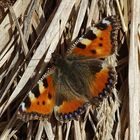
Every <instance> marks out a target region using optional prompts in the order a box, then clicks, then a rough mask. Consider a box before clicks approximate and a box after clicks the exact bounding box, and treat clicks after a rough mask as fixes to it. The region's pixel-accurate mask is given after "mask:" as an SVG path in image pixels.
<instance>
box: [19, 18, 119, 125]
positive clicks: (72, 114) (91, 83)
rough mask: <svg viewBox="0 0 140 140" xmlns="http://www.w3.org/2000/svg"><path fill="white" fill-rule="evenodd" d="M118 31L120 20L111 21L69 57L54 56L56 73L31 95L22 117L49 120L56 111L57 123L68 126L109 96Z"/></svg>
mask: <svg viewBox="0 0 140 140" xmlns="http://www.w3.org/2000/svg"><path fill="white" fill-rule="evenodd" d="M118 30H119V20H118V19H117V18H116V17H114V16H111V17H107V18H105V19H103V20H102V21H101V22H99V23H98V24H96V25H95V26H94V27H93V28H91V29H90V30H88V31H87V32H86V33H85V34H84V35H83V36H82V37H80V38H79V39H77V40H76V41H75V42H74V43H73V44H72V45H71V46H70V48H69V50H68V51H67V53H66V55H65V56H61V55H56V56H53V65H54V69H53V70H51V72H48V73H47V75H45V76H44V77H43V79H42V80H40V81H39V82H38V83H37V85H36V86H35V87H34V88H33V89H32V90H31V91H30V92H29V93H28V95H27V97H26V98H25V99H24V100H23V102H22V103H21V105H20V107H19V111H18V117H19V118H20V119H22V120H25V121H28V120H35V119H46V118H49V117H50V116H51V115H52V112H53V111H54V114H55V117H56V119H57V120H59V121H62V122H63V121H64V122H66V121H69V120H73V119H77V118H79V116H80V115H81V114H83V113H84V112H85V111H86V109H87V107H88V106H89V105H90V104H94V105H96V104H97V103H98V102H100V101H101V100H102V98H103V97H106V96H108V95H109V94H110V93H111V92H112V89H113V88H114V85H115V83H116V72H115V68H114V66H111V65H109V64H106V62H105V61H104V59H105V58H107V57H108V56H109V55H111V54H112V53H114V52H115V49H116V47H117V33H118ZM112 35H113V36H112Z"/></svg>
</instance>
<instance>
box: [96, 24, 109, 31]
mask: <svg viewBox="0 0 140 140" xmlns="http://www.w3.org/2000/svg"><path fill="white" fill-rule="evenodd" d="M95 27H97V28H98V29H100V30H105V29H106V28H107V27H108V25H107V24H106V23H102V22H100V23H98V24H97V25H95Z"/></svg>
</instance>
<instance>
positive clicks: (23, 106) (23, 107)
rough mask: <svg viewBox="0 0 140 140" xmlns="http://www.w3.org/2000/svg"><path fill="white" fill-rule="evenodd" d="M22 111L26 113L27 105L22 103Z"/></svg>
mask: <svg viewBox="0 0 140 140" xmlns="http://www.w3.org/2000/svg"><path fill="white" fill-rule="evenodd" d="M21 109H22V111H26V107H25V103H24V102H23V103H21Z"/></svg>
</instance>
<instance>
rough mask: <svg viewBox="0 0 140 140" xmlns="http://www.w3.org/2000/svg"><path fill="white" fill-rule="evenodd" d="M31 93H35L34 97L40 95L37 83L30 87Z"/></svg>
mask: <svg viewBox="0 0 140 140" xmlns="http://www.w3.org/2000/svg"><path fill="white" fill-rule="evenodd" d="M32 93H33V94H34V95H35V97H36V98H37V97H39V96H40V91H39V84H37V85H36V86H35V87H34V88H33V89H32Z"/></svg>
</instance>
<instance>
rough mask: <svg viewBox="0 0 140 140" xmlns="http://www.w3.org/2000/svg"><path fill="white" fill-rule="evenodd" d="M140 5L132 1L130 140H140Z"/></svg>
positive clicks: (135, 0) (136, 0) (136, 1)
mask: <svg viewBox="0 0 140 140" xmlns="http://www.w3.org/2000/svg"><path fill="white" fill-rule="evenodd" d="M139 13H140V3H139V1H138V0H133V1H132V19H131V28H130V29H131V30H130V51H129V52H130V55H129V112H130V114H129V117H130V120H129V121H130V128H129V129H130V140H139V137H140V133H139V119H140V116H139V111H140V108H139V105H140V104H139V100H140V81H139V80H140V79H139V66H138V64H139V63H138V41H137V36H138V32H137V31H138V22H139V16H138V15H139Z"/></svg>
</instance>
